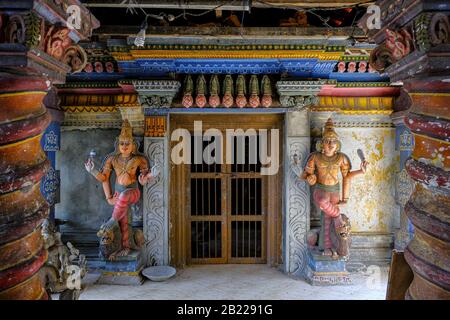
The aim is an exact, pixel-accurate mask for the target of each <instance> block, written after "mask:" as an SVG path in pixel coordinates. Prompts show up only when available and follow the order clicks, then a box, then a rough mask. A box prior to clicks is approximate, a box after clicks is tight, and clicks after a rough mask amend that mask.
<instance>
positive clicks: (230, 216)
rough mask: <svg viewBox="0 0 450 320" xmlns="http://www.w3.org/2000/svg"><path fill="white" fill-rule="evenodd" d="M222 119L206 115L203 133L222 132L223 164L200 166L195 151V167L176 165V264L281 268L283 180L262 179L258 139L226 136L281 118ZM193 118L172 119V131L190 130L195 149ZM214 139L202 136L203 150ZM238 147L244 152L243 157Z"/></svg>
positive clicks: (173, 206)
mask: <svg viewBox="0 0 450 320" xmlns="http://www.w3.org/2000/svg"><path fill="white" fill-rule="evenodd" d="M223 117H224V118H223V119H220V120H219V116H210V117H207V116H202V117H201V119H202V121H203V130H207V129H208V128H217V129H219V131H220V132H221V133H222V143H221V150H220V151H221V152H222V156H223V159H224V161H223V163H221V164H218V163H212V164H211V162H210V161H209V164H208V163H206V162H205V160H209V159H207V158H206V159H205V157H201V159H200V160H201V163H198V162H196V161H195V159H194V157H195V156H194V152H192V153H191V164H185V165H176V166H172V170H171V171H172V178H171V199H172V200H171V221H172V223H173V224H174V225H176V227H175V228H174V229H175V230H174V231H175V232H173V233H172V235H171V246H178V248H173V250H172V252H173V254H172V255H171V257H172V258H171V259H172V260H175V261H174V264H175V265H183V264H184V263H183V261H185V263H186V264H216V263H267V262H269V263H270V264H272V265H273V264H276V261H278V254H279V253H281V250H280V252H278V248H279V246H280V245H281V224H280V223H279V221H280V220H281V218H280V216H281V203H280V202H281V193H280V192H277V191H278V190H279V189H280V186H279V177H278V175H276V176H264V175H262V174H261V168H262V165H261V163H260V161H259V157H256V159H255V158H254V157H251V156H250V155H251V153H250V149H251V148H253V151H254V152H253V155H254V154H256V155H258V151H259V137H258V136H257V135H254V136H252V135H249V136H242V137H239V136H232V137H227V135H226V129H237V128H242V129H243V130H246V129H247V128H255V127H256V129H259V128H264V129H270V128H278V127H279V119H280V118H279V117H273V116H268V117H267V116H266V117H267V118H261V120H262V119H264V121H259V122H255V121H254V120H256V119H255V118H254V116H253V119H252V117H248V118H247V117H245V116H244V117H242V116H240V117H233V116H231V117H230V116H223ZM198 118H199V116H196V117H195V119H196V120H198ZM250 119H252V120H253V121H249V120H250ZM193 120H194V119H193V116H192V115H190V116H184V117H183V116H176V117H174V119H171V128H172V130H174V129H176V128H186V129H187V130H189V131H190V132H191V137H192V138H191V150H194V140H195V139H196V138H195V137H194V135H193V128H192V123H193ZM233 120H234V121H233ZM191 121H192V122H191ZM227 139H233V143H232V145H233V148H232V157H233V163H232V164H231V163H227V162H226V161H225V159H226V151H227V150H226V146H227V142H228V141H227ZM213 141H214V137H212V138H211V140H210V141H203V142H202V141H201V137H200V138H199V140H198V143H199V145H202V151H203V149H204V148H205V147H207V145H209V144H211V143H212V142H213ZM269 143H270V141H269ZM172 147H173V145H172ZM238 148H239V149H240V151H241V152H242V157H241V158H240V159H238V158H237V155H238V152H237V151H238ZM280 154H282V153H281V150H280ZM212 155H213V156H214V152H213V153H212ZM280 163H281V160H280ZM268 242H270V243H268ZM183 247H184V248H185V249H184V252H183V249H182V248H183ZM268 255H270V256H271V258H270V259H269V260H270V261H268V259H267V258H268ZM176 261H178V262H179V263H177V262H176ZM180 262H181V263H180Z"/></svg>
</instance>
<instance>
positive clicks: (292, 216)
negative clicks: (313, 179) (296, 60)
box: [276, 81, 325, 277]
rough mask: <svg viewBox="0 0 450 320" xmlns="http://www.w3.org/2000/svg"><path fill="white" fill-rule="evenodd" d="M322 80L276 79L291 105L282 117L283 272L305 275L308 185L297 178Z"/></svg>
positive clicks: (282, 97)
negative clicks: (283, 150)
mask: <svg viewBox="0 0 450 320" xmlns="http://www.w3.org/2000/svg"><path fill="white" fill-rule="evenodd" d="M324 83H325V81H279V82H278V83H277V85H276V86H277V89H278V93H279V95H280V101H281V104H282V106H283V107H287V108H291V110H289V111H288V112H287V113H286V119H285V128H286V130H285V132H286V133H285V139H284V141H285V156H284V159H285V164H284V170H285V172H284V179H285V181H284V185H285V188H286V189H285V201H284V209H283V226H284V228H283V260H284V271H285V272H286V273H289V274H293V275H295V276H297V277H305V272H306V269H307V262H308V254H307V243H306V234H307V232H308V231H309V227H310V222H309V221H310V194H309V186H308V184H307V183H306V182H305V181H302V180H300V179H299V176H300V175H301V173H302V170H303V166H304V165H305V163H306V158H307V157H308V154H309V153H310V129H309V111H308V109H307V108H305V107H306V106H310V105H313V104H315V103H317V101H318V99H317V96H316V95H317V93H318V92H319V91H320V89H321V87H322V85H323V84H324Z"/></svg>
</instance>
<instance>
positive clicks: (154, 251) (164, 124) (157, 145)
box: [133, 80, 181, 266]
mask: <svg viewBox="0 0 450 320" xmlns="http://www.w3.org/2000/svg"><path fill="white" fill-rule="evenodd" d="M133 85H134V88H135V90H136V91H137V92H138V94H139V102H140V104H141V107H142V113H143V114H144V115H145V120H144V153H145V155H146V156H147V158H148V159H149V161H150V166H155V165H156V166H157V168H158V171H159V175H158V176H157V177H156V178H155V179H153V180H152V181H150V182H149V183H148V184H147V185H145V186H144V194H143V197H144V236H145V249H144V257H145V262H146V265H147V266H154V265H168V264H169V210H168V209H169V167H168V163H169V143H168V141H169V136H168V134H169V130H168V117H169V108H170V106H171V104H172V99H173V97H174V96H175V95H176V94H177V92H178V90H179V89H180V86H181V84H180V83H179V82H178V81H171V80H133Z"/></svg>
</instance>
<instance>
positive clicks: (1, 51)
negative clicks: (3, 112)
mask: <svg viewBox="0 0 450 320" xmlns="http://www.w3.org/2000/svg"><path fill="white" fill-rule="evenodd" d="M21 3H22V2H21V1H17V2H12V1H8V2H6V3H0V20H1V24H0V57H1V59H0V60H1V62H0V67H1V68H7V69H14V70H16V72H17V71H19V70H21V69H24V70H25V69H26V72H27V73H33V74H35V75H39V76H44V77H46V78H48V79H49V80H52V81H54V82H55V83H62V82H64V81H65V75H66V74H67V73H76V72H79V71H81V70H82V69H83V68H84V67H85V65H86V63H87V55H86V53H85V51H84V49H83V48H81V47H80V46H79V45H77V44H76V42H78V41H79V40H80V39H86V38H87V37H88V36H89V35H90V34H91V31H92V29H93V28H97V27H98V26H99V22H98V21H97V20H96V19H95V17H93V16H92V15H91V14H90V13H89V11H88V10H87V9H85V8H84V7H82V5H81V3H79V2H78V1H69V0H61V1H41V0H35V1H30V6H29V7H27V6H24V5H23V3H22V4H21ZM70 6H74V7H77V8H79V10H80V12H79V15H80V21H81V22H80V26H78V25H76V26H72V24H70V23H69V19H70V18H71V14H70V12H69V11H70V10H69V7H70ZM77 27H79V28H78V29H77ZM24 53H25V54H24Z"/></svg>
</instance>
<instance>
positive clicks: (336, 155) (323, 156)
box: [322, 153, 338, 164]
mask: <svg viewBox="0 0 450 320" xmlns="http://www.w3.org/2000/svg"><path fill="white" fill-rule="evenodd" d="M337 157H338V154H337V153H335V154H334V155H332V156H331V157H328V156H326V155H325V154H323V153H322V159H323V160H324V161H325V162H327V163H329V164H330V163H335V162H336V160H337Z"/></svg>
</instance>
